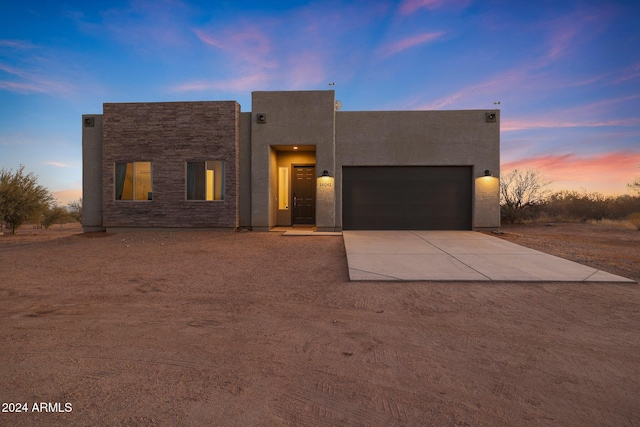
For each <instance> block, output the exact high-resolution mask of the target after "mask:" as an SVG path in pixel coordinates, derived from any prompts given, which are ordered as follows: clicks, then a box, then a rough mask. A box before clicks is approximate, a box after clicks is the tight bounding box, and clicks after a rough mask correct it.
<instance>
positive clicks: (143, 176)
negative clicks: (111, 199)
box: [115, 162, 153, 200]
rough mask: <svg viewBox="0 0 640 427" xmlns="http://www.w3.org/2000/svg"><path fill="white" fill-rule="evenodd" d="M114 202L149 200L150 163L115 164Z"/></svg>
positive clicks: (150, 191)
mask: <svg viewBox="0 0 640 427" xmlns="http://www.w3.org/2000/svg"><path fill="white" fill-rule="evenodd" d="M115 181H116V200H151V199H152V198H153V196H152V195H153V193H152V192H153V189H152V186H151V162H127V163H124V162H118V163H116V179H115Z"/></svg>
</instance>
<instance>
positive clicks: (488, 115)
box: [485, 112, 498, 123]
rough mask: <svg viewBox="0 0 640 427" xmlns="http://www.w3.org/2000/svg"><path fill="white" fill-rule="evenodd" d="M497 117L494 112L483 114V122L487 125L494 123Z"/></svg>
mask: <svg viewBox="0 0 640 427" xmlns="http://www.w3.org/2000/svg"><path fill="white" fill-rule="evenodd" d="M497 118H498V115H497V114H496V113H494V112H488V113H485V121H486V122H487V123H496V121H497Z"/></svg>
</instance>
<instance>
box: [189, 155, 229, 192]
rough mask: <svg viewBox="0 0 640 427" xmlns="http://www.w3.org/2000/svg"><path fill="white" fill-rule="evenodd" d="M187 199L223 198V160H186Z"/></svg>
mask: <svg viewBox="0 0 640 427" xmlns="http://www.w3.org/2000/svg"><path fill="white" fill-rule="evenodd" d="M187 200H224V162H223V161H222V160H208V161H202V162H187Z"/></svg>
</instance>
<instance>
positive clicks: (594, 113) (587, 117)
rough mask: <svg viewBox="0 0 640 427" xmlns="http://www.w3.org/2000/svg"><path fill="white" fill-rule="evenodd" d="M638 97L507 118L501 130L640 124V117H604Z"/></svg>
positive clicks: (614, 99) (631, 96) (627, 97)
mask: <svg viewBox="0 0 640 427" xmlns="http://www.w3.org/2000/svg"><path fill="white" fill-rule="evenodd" d="M638 98H640V95H630V96H624V97H620V98H611V99H604V100H601V101H596V102H592V103H589V104H587V105H581V106H579V107H575V108H568V109H565V110H559V111H552V112H547V114H545V115H544V116H542V117H538V118H531V117H527V118H514V119H505V120H503V121H502V123H501V126H500V130H502V131H503V132H509V131H518V130H524V129H537V128H571V127H608V126H640V117H628V118H617V119H606V118H603V112H607V111H609V110H610V109H611V107H612V106H614V105H616V104H624V103H626V102H629V101H634V100H636V99H638Z"/></svg>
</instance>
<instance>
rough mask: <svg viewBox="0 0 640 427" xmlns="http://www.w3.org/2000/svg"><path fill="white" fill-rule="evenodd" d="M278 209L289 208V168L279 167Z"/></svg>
mask: <svg viewBox="0 0 640 427" xmlns="http://www.w3.org/2000/svg"><path fill="white" fill-rule="evenodd" d="M278 209H289V168H288V167H286V166H281V167H279V168H278Z"/></svg>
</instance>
